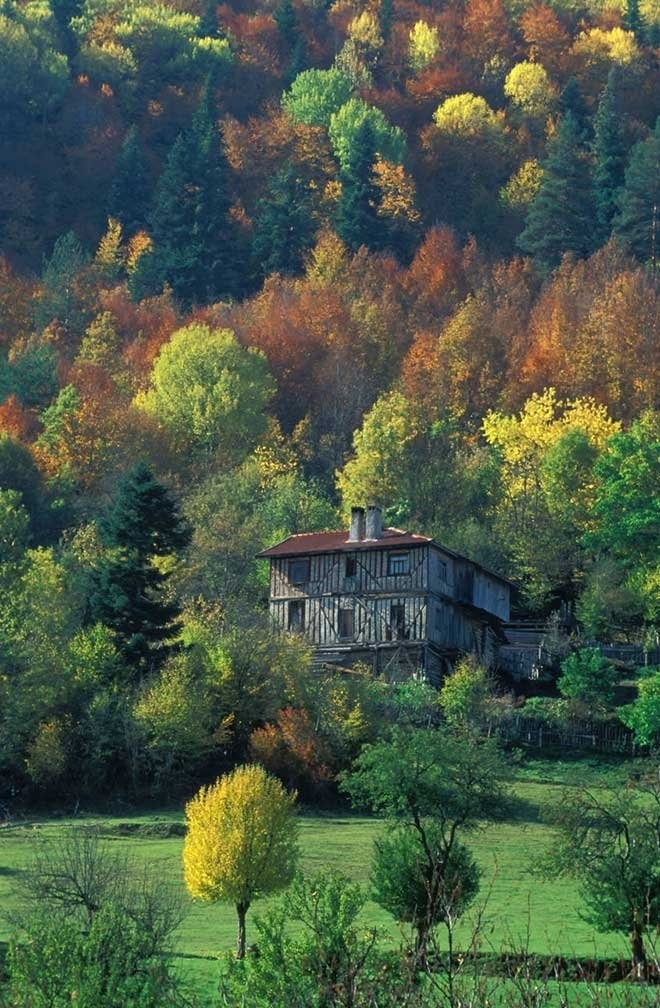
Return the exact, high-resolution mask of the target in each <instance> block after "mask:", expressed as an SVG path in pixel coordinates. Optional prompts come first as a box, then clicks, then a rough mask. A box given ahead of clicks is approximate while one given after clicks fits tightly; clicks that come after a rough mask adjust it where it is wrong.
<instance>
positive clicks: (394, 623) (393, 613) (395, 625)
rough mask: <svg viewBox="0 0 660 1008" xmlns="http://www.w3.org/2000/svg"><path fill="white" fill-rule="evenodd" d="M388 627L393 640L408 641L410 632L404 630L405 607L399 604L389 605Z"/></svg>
mask: <svg viewBox="0 0 660 1008" xmlns="http://www.w3.org/2000/svg"><path fill="white" fill-rule="evenodd" d="M390 627H391V628H392V637H393V639H394V640H408V638H409V637H410V632H409V631H408V630H407V629H406V607H405V605H402V604H401V603H400V602H392V603H391V604H390Z"/></svg>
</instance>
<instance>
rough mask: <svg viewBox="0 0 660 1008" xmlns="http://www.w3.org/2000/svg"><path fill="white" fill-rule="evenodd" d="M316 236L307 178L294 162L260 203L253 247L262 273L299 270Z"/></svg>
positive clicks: (275, 181)
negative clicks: (297, 170) (303, 176)
mask: <svg viewBox="0 0 660 1008" xmlns="http://www.w3.org/2000/svg"><path fill="white" fill-rule="evenodd" d="M313 237H314V224H313V220H312V218H311V216H310V206H309V200H308V198H307V193H306V190H305V187H304V182H303V181H302V180H301V179H300V178H298V177H297V175H296V172H295V169H294V168H293V166H292V165H287V166H286V167H285V168H283V169H282V170H281V171H279V172H278V173H277V175H276V176H275V178H274V179H273V181H272V182H271V184H270V186H269V188H268V194H267V196H266V197H265V198H264V199H262V200H261V201H260V202H259V205H258V207H257V214H256V222H255V229H254V245H253V251H254V257H255V259H256V261H257V264H258V268H259V271H260V272H261V274H262V275H263V276H269V275H270V274H271V273H281V274H282V275H290V274H296V273H299V272H300V271H301V270H302V267H303V258H304V255H305V252H306V251H307V250H308V249H309V248H310V247H311V245H312V241H313Z"/></svg>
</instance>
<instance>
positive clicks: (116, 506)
mask: <svg viewBox="0 0 660 1008" xmlns="http://www.w3.org/2000/svg"><path fill="white" fill-rule="evenodd" d="M98 530H99V536H100V539H101V542H102V544H103V546H104V547H105V553H104V556H103V558H102V560H101V561H100V562H99V564H98V565H97V568H96V570H95V575H94V588H93V591H92V595H91V599H90V609H91V618H92V619H93V620H94V621H95V622H99V623H102V624H103V625H104V626H107V627H108V628H109V629H110V630H112V631H113V633H114V635H115V637H116V640H117V644H118V646H119V648H120V650H121V651H122V653H123V655H124V656H125V658H126V659H127V661H128V662H129V663H130V664H131V665H132V666H133V668H134V669H135V670H136V671H138V672H146V671H151V670H153V669H155V668H157V667H158V666H159V665H160V664H161V663H162V662H163V661H164V659H165V658H166V657H167V655H168V653H169V652H170V651H171V649H172V642H173V639H174V638H175V637H176V634H177V632H178V629H179V624H178V623H177V617H178V615H179V607H178V605H177V604H176V603H175V602H172V601H168V600H167V599H166V598H165V597H164V590H165V587H166V585H167V581H168V578H169V575H168V574H167V573H165V572H163V571H162V570H161V569H159V567H158V566H157V565H156V563H155V561H157V560H158V559H159V558H163V557H165V556H168V555H170V554H172V553H176V552H178V551H179V550H181V549H183V547H185V546H186V545H187V544H188V542H189V538H190V533H189V529H188V527H187V526H186V525H185V523H184V522H183V521H182V519H181V516H180V514H179V510H178V507H177V505H176V503H175V501H174V500H173V499H172V497H171V496H170V494H169V493H168V491H167V490H166V489H165V487H164V486H162V485H161V484H160V483H158V482H157V481H156V479H155V478H154V476H153V473H152V472H151V470H150V468H149V467H148V466H147V465H145V464H144V463H138V465H136V466H135V467H134V468H133V469H131V470H130V471H129V472H128V473H127V474H126V475H125V476H124V478H123V479H122V480H121V481H120V483H119V485H118V487H117V491H116V493H115V496H114V498H113V500H112V502H111V504H110V506H109V508H108V509H107V511H106V513H105V514H104V515H103V517H102V518H101V519H100V520H99V522H98Z"/></svg>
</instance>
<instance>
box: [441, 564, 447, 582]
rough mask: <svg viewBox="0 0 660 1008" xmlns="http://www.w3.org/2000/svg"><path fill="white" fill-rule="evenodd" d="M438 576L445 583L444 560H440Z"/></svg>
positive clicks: (445, 565)
mask: <svg viewBox="0 0 660 1008" xmlns="http://www.w3.org/2000/svg"><path fill="white" fill-rule="evenodd" d="M440 577H441V578H442V580H443V581H444V582H445V584H446V582H447V564H446V563H445V561H444V560H441V561H440Z"/></svg>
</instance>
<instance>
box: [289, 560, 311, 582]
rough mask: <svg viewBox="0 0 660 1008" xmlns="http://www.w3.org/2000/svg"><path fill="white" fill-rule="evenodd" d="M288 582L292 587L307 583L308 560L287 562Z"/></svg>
mask: <svg viewBox="0 0 660 1008" xmlns="http://www.w3.org/2000/svg"><path fill="white" fill-rule="evenodd" d="M289 581H290V582H291V584H294V585H301V584H305V583H306V582H307V581H309V560H289Z"/></svg>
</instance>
